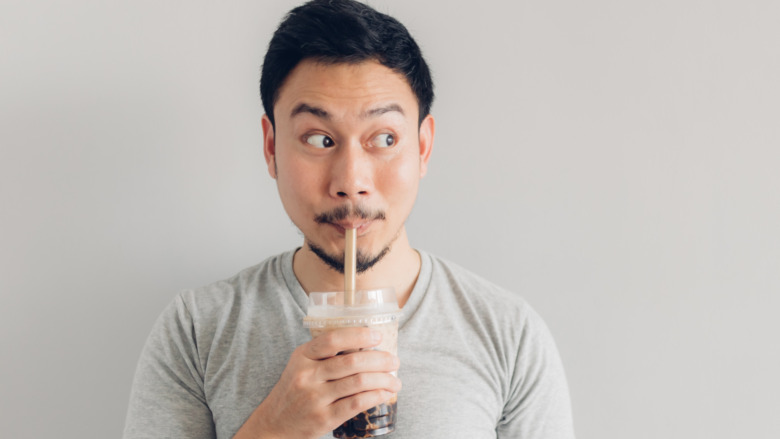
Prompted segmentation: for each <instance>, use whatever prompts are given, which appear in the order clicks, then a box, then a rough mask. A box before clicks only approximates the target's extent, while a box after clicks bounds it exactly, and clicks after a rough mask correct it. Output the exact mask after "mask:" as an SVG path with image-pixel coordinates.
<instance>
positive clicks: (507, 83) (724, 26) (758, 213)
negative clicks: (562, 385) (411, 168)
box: [0, 0, 780, 439]
mask: <svg viewBox="0 0 780 439" xmlns="http://www.w3.org/2000/svg"><path fill="white" fill-rule="evenodd" d="M296 3H297V2H292V1H276V2H259V1H235V2H225V3H224V4H218V3H217V2H209V1H188V2H171V1H167V2H166V1H164V2H159V1H133V2H106V1H102V2H99V1H86V0H82V1H71V2H56V1H25V2H23V1H9V0H3V1H2V3H0V58H1V59H2V61H1V62H0V146H1V147H2V149H1V150H0V206H2V213H0V222H2V223H1V224H0V267H1V269H2V273H1V274H2V276H0V343H1V344H0V355H2V362H0V436H2V437H4V438H6V437H7V438H37V437H59V438H82V437H95V438H97V437H101V438H102V437H118V436H119V435H120V434H121V429H122V426H123V422H124V415H125V409H126V405H127V398H128V393H129V388H130V383H131V379H132V374H133V370H134V368H135V362H136V359H137V357H138V354H139V352H140V349H141V346H142V344H143V342H144V339H145V337H146V335H147V333H148V331H149V329H150V327H151V324H152V322H153V321H154V319H155V318H156V316H157V315H158V314H159V312H160V311H161V310H162V308H163V307H164V306H165V305H166V304H167V303H168V302H169V301H170V300H171V298H172V297H173V295H174V294H175V293H176V292H177V291H178V290H179V289H181V288H185V287H194V286H198V285H202V284H205V283H208V282H211V281H214V280H218V279H221V278H225V277H227V276H230V275H232V274H233V273H235V272H237V271H238V270H240V269H242V268H244V267H246V266H249V265H253V264H255V263H257V262H259V261H260V260H262V259H263V258H265V257H266V256H268V255H271V254H274V253H277V252H280V251H283V250H286V249H289V248H292V247H293V246H296V245H298V244H299V242H300V237H299V236H298V234H297V232H296V231H295V229H294V228H293V227H292V225H291V223H290V222H289V220H288V219H287V218H286V216H285V214H284V212H283V210H282V207H281V204H280V202H279V201H278V198H277V195H276V188H275V185H274V182H273V181H272V180H271V179H270V178H269V177H268V176H267V173H266V171H265V167H264V163H263V158H262V149H261V147H262V138H261V130H260V116H261V114H262V110H261V106H260V100H259V97H258V91H257V81H258V71H259V68H260V63H261V59H262V55H263V53H264V50H265V47H266V45H267V42H268V40H269V38H270V35H271V33H272V32H273V29H274V28H275V26H276V24H277V23H278V21H279V20H280V18H281V17H282V15H283V13H284V12H285V11H286V10H288V9H289V8H290V7H292V6H293V5H294V4H296ZM371 4H373V5H375V6H377V7H378V8H379V9H380V10H382V11H385V12H390V13H391V14H393V15H395V16H397V17H398V18H399V19H401V21H403V22H404V23H406V24H407V26H408V27H409V28H410V30H411V31H412V33H413V34H414V35H415V36H416V38H417V39H418V41H419V43H420V44H421V46H422V48H423V50H424V53H425V55H426V56H427V58H428V60H429V63H430V64H431V66H432V68H433V71H434V75H435V80H436V83H437V93H438V99H437V101H436V103H435V105H434V115H435V116H436V117H437V128H438V132H437V136H436V143H435V148H434V154H433V159H432V163H431V167H430V172H429V174H428V176H427V177H426V178H425V180H424V181H423V185H422V189H421V193H420V195H419V199H418V203H417V206H416V208H415V211H414V212H413V214H412V217H411V218H410V220H409V234H410V237H411V240H412V243H413V245H415V246H416V247H418V248H422V249H426V250H428V251H431V252H434V253H436V254H439V255H441V256H444V257H446V258H448V259H450V260H453V261H455V262H457V263H460V264H462V265H464V266H466V267H469V268H471V269H472V270H474V271H475V272H477V273H480V274H482V275H484V276H485V277H487V278H489V279H491V280H493V281H495V282H496V283H498V284H501V285H504V286H507V287H510V288H512V289H514V290H516V291H517V292H518V294H522V295H523V296H524V297H526V298H527V299H528V300H529V301H530V302H531V303H532V304H533V305H534V306H535V307H536V308H537V309H538V310H539V311H540V312H541V314H542V315H543V316H544V317H545V318H546V320H547V322H548V324H549V326H550V327H551V328H552V331H553V333H554V335H555V337H556V339H557V341H558V344H559V348H560V351H561V354H562V356H563V359H564V362H565V365H566V368H567V373H568V376H569V380H570V386H571V392H572V397H573V402H574V414H575V422H576V427H577V432H578V436H579V438H584V439H591V438H592V439H595V438H600V439H603V438H612V439H619V438H620V439H623V438H635V439H639V438H724V439H725V438H735V437H742V438H777V437H780V380H779V379H778V378H777V371H778V370H780V343H778V335H780V324H779V323H778V319H777V318H776V317H775V314H776V311H777V310H778V308H779V307H780V294H778V293H779V292H780V228H779V227H778V225H779V224H780V174H779V173H778V168H780V152H779V151H778V146H780V128H778V127H779V126H780V124H778V120H780V85H778V78H780V27H778V22H780V3H778V2H776V1H772V0H766V1H758V0H739V1H737V0H731V1H728V0H724V1H694V0H660V1H607V0H598V1H588V2H583V1H572V0H560V1H521V2H508V1H506V2H505V1H495V0H483V1H480V2H478V6H476V4H475V3H474V2H444V1H441V2H420V1H415V0H403V1H399V0H395V1H390V0H385V1H375V2H371Z"/></svg>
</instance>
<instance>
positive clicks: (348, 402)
mask: <svg viewBox="0 0 780 439" xmlns="http://www.w3.org/2000/svg"><path fill="white" fill-rule="evenodd" d="M394 396H395V395H394V394H393V393H392V392H388V391H386V390H372V391H369V392H362V393H358V394H356V395H352V396H350V397H348V398H342V399H340V400H338V401H336V402H334V403H333V404H331V410H332V411H333V415H334V417H335V418H336V419H344V420H345V421H346V420H347V419H350V418H352V417H354V416H355V415H357V414H358V413H360V412H363V411H366V410H368V409H370V408H371V407H376V406H378V405H379V404H382V403H385V402H388V401H390V400H391V399H393V398H394Z"/></svg>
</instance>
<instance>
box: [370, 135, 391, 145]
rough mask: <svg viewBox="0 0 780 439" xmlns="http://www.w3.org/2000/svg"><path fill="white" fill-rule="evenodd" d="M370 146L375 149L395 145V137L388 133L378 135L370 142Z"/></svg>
mask: <svg viewBox="0 0 780 439" xmlns="http://www.w3.org/2000/svg"><path fill="white" fill-rule="evenodd" d="M371 145H373V146H376V147H377V148H387V147H390V146H393V145H395V136H394V135H392V134H390V133H384V134H380V135H378V136H376V137H374V138H373V139H372V140H371Z"/></svg>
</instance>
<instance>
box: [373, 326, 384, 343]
mask: <svg viewBox="0 0 780 439" xmlns="http://www.w3.org/2000/svg"><path fill="white" fill-rule="evenodd" d="M381 339H382V333H381V332H379V331H374V330H373V329H372V330H371V341H373V342H378V341H379V340H381Z"/></svg>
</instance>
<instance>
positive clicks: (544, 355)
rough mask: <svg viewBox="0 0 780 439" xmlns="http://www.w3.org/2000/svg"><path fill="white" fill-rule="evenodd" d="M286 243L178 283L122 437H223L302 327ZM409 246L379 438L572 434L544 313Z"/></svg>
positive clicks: (273, 378) (274, 375)
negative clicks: (392, 395) (392, 393)
mask: <svg viewBox="0 0 780 439" xmlns="http://www.w3.org/2000/svg"><path fill="white" fill-rule="evenodd" d="M293 254H294V251H290V252H287V253H283V254H281V255H279V256H275V257H272V258H269V259H267V260H265V261H264V262H262V263H260V264H259V265H256V266H254V267H251V268H248V269H246V270H244V271H242V272H240V273H239V274H237V275H236V276H234V277H232V278H230V279H227V280H225V281H221V282H217V283H214V284H212V285H209V286H206V287H203V288H198V289H195V290H187V291H184V292H182V293H180V294H179V295H178V296H177V297H176V298H175V299H174V301H173V302H172V303H171V304H170V305H169V306H168V307H167V308H166V309H165V311H163V313H162V315H161V316H160V318H159V319H158V320H157V322H156V323H155V325H154V327H153V329H152V332H151V334H150V335H149V339H148V340H147V342H146V346H145V347H144V349H143V352H142V353H141V358H140V360H139V362H138V369H137V371H136V375H135V380H134V383H133V388H132V391H131V395H130V405H129V409H128V413H127V421H126V425H125V431H124V437H125V438H160V437H170V438H231V437H233V435H234V434H235V433H236V432H237V431H238V429H239V428H240V427H241V426H242V425H243V423H244V421H245V420H246V419H247V418H248V417H249V415H250V414H251V413H252V411H253V410H254V409H255V407H257V406H258V405H259V404H260V402H262V401H263V399H264V398H265V397H266V396H267V395H268V393H269V392H270V391H271V389H272V388H273V386H274V385H275V384H276V382H277V381H278V379H279V377H280V376H281V373H282V370H284V367H285V365H286V364H287V361H288V359H289V357H290V354H292V351H293V350H294V349H295V348H296V347H297V346H298V345H300V344H302V343H305V342H307V341H309V340H310V339H311V337H310V336H309V332H308V330H307V329H305V328H304V327H303V325H302V321H303V317H304V316H305V314H306V306H307V296H306V293H305V292H304V291H303V288H302V287H301V285H300V283H298V280H297V279H296V277H295V275H294V273H293V268H292V260H293ZM420 255H421V259H422V267H421V270H420V275H419V277H418V279H417V283H416V284H415V286H414V290H413V291H412V294H411V296H410V297H409V300H408V302H407V303H406V305H405V306H404V308H403V316H402V317H401V319H400V322H399V325H400V326H399V336H398V355H399V357H400V359H401V368H400V369H399V371H398V377H399V378H400V379H401V381H402V383H403V389H402V390H401V392H400V393H399V394H398V420H397V427H396V431H395V432H394V433H391V434H389V435H387V436H385V437H387V438H388V439H407V438H409V439H411V438H423V437H424V438H466V437H468V438H486V439H487V438H523V439H542V438H545V439H558V438H561V439H570V438H573V437H574V431H573V426H572V417H571V403H570V400H569V391H568V387H567V384H566V377H565V375H564V371H563V367H562V365H561V361H560V357H559V355H558V352H557V349H556V347H555V343H554V342H553V339H552V336H551V335H550V333H549V331H548V330H547V327H546V326H545V324H544V322H543V321H542V319H541V318H540V317H539V316H538V315H537V314H536V313H535V312H534V311H533V310H532V309H531V308H530V307H529V306H528V304H527V303H525V302H524V301H523V300H522V299H521V298H520V297H519V296H518V295H517V294H513V293H510V292H508V291H506V290H504V289H502V288H500V287H497V286H495V285H493V284H491V283H489V282H487V281H485V280H484V279H482V278H480V277H478V276H476V275H474V274H472V273H470V272H468V271H466V270H464V269H463V268H460V267H458V266H456V265H454V264H452V263H449V262H446V261H443V260H441V259H439V258H436V257H433V256H431V255H429V254H427V253H424V252H420ZM325 437H326V438H327V437H332V436H331V435H330V434H328V435H327V436H325Z"/></svg>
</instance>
